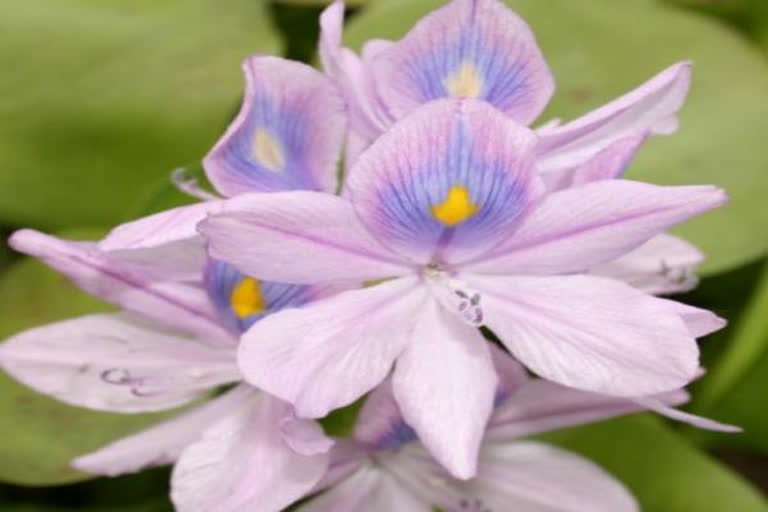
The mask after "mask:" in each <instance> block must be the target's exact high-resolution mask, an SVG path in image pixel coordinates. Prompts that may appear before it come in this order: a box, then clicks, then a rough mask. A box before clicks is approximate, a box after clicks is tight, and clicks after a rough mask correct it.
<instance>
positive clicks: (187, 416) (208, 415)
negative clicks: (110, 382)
mask: <svg viewBox="0 0 768 512" xmlns="http://www.w3.org/2000/svg"><path fill="white" fill-rule="evenodd" d="M248 393H250V388H249V386H238V387H236V388H234V389H233V390H232V391H229V392H227V393H226V394H225V395H222V396H220V397H218V398H215V399H213V400H211V401H210V402H208V403H206V404H203V405H201V406H198V407H195V408H194V409H190V410H189V411H186V412H183V413H181V414H179V415H178V416H176V417H174V418H172V419H170V420H167V421H164V422H162V423H158V424H157V425H155V426H154V427H151V428H148V429H146V430H142V431H141V432H139V433H137V434H134V435H132V436H128V437H125V438H123V439H119V440H117V441H115V442H113V443H110V444H108V445H107V446H104V447H103V448H100V449H99V450H97V451H95V452H93V453H89V454H86V455H82V456H80V457H78V458H76V459H75V460H73V461H72V466H73V467H74V468H76V469H79V470H80V471H85V472H87V473H93V474H96V475H106V476H117V475H122V474H125V473H135V472H137V471H142V470H144V469H147V468H150V467H154V466H162V465H165V464H172V463H174V462H176V459H178V457H179V455H180V454H181V452H182V450H184V449H185V448H186V447H187V446H188V445H190V444H192V443H194V442H195V441H197V440H198V439H199V438H200V437H201V436H202V434H203V431H204V430H205V429H207V428H208V427H210V426H211V425H212V424H214V423H215V422H216V421H218V420H219V419H220V418H221V417H222V416H223V415H224V414H227V413H229V412H230V411H231V410H232V409H233V408H235V407H237V406H238V405H239V404H240V402H241V401H242V400H243V399H244V398H245V397H246V396H247V394H248Z"/></svg>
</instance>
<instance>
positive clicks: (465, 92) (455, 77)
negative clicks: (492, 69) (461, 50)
mask: <svg viewBox="0 0 768 512" xmlns="http://www.w3.org/2000/svg"><path fill="white" fill-rule="evenodd" d="M444 85H445V90H446V91H448V94H450V95H451V96H453V97H454V98H478V97H480V95H481V94H482V93H483V79H482V77H481V76H480V73H479V72H478V71H477V68H476V67H475V66H474V65H473V64H472V63H471V62H468V61H464V62H462V63H461V66H460V67H459V69H458V70H457V71H456V72H455V73H454V74H452V75H451V76H449V77H448V78H446V79H445V82H444Z"/></svg>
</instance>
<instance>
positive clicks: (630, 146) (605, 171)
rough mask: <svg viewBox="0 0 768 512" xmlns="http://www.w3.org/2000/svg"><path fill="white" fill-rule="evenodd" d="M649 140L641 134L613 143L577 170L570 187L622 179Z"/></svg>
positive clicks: (645, 134) (646, 135)
mask: <svg viewBox="0 0 768 512" xmlns="http://www.w3.org/2000/svg"><path fill="white" fill-rule="evenodd" d="M647 138H648V134H647V133H641V134H639V135H633V136H630V137H627V138H624V139H619V140H617V141H615V142H613V143H612V144H611V145H610V146H608V147H606V148H605V149H603V150H602V151H600V152H599V153H597V154H596V155H595V156H594V157H593V158H592V159H591V160H589V161H587V162H586V163H585V164H584V165H582V166H581V167H578V168H576V170H575V171H574V172H573V175H572V176H571V180H570V184H569V185H570V186H572V187H576V186H579V185H586V184H587V183H592V182H593V181H601V180H612V179H616V178H620V177H621V176H623V175H624V171H626V169H627V167H628V166H629V164H630V163H631V162H632V159H633V158H634V157H635V154H636V153H637V151H638V150H639V149H640V146H642V145H643V143H644V142H645V141H646V139H647ZM545 176H546V175H545Z"/></svg>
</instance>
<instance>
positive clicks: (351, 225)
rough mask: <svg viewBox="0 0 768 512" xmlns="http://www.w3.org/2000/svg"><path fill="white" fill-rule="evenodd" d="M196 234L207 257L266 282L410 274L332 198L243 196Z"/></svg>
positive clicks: (292, 194)
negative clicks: (206, 245) (206, 246)
mask: <svg viewBox="0 0 768 512" xmlns="http://www.w3.org/2000/svg"><path fill="white" fill-rule="evenodd" d="M200 231H201V232H202V233H203V235H204V236H205V237H206V239H207V240H208V242H209V249H210V253H211V256H213V257H214V258H216V259H219V260H223V261H226V262H229V263H231V264H233V265H235V266H236V267H237V268H239V269H240V270H241V271H243V272H244V273H246V274H248V275H251V276H255V277H258V278H260V279H266V280H268V281H277V282H282V283H296V284H311V283H321V282H328V281H333V280H337V279H340V280H344V279H349V280H360V281H363V280H373V279H381V278H387V277H392V276H397V275H404V274H408V273H411V272H412V271H411V267H410V266H409V264H408V263H407V262H404V261H403V258H402V257H400V256H398V255H396V254H394V253H392V252H390V251H389V250H387V249H386V248H385V247H383V246H382V245H381V244H380V243H379V242H378V241H377V240H376V239H375V238H373V237H372V236H371V235H370V234H369V233H368V231H367V230H366V229H365V227H363V225H362V224H361V223H360V221H359V220H358V219H357V216H356V215H355V212H354V210H353V208H352V205H351V204H350V203H349V202H348V201H345V200H344V199H341V198H339V197H336V196H332V195H330V194H321V193H317V192H305V191H296V192H282V193H272V194H247V195H244V196H240V197H238V198H235V199H232V200H230V201H229V202H228V203H227V205H226V210H225V212H224V213H222V214H219V215H213V216H211V217H210V218H209V219H208V220H206V221H204V222H203V223H201V224H200ZM254 240H257V241H258V243H253V242H254Z"/></svg>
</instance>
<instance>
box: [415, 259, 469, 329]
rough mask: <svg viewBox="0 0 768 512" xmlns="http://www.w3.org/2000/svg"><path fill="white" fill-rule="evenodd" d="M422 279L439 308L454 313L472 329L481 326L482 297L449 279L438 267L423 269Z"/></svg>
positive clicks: (430, 265) (465, 285) (460, 282)
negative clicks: (424, 279)
mask: <svg viewBox="0 0 768 512" xmlns="http://www.w3.org/2000/svg"><path fill="white" fill-rule="evenodd" d="M423 272H424V277H425V278H426V282H427V286H429V289H430V290H431V291H432V295H433V296H434V297H435V299H437V301H438V302H439V303H440V305H441V306H443V307H444V308H445V309H447V310H448V311H450V312H451V313H455V314H457V315H459V317H461V319H462V320H463V321H464V322H466V323H467V324H469V325H471V326H472V327H480V326H481V325H483V309H482V307H481V302H482V296H481V295H480V294H479V293H478V292H476V291H475V290H472V289H471V288H469V287H468V286H467V284H466V283H464V282H463V281H461V280H460V279H454V278H452V277H450V275H449V273H448V272H446V271H445V270H443V269H442V268H440V266H439V265H437V264H434V263H431V264H429V265H427V266H426V267H424V271H423Z"/></svg>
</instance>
